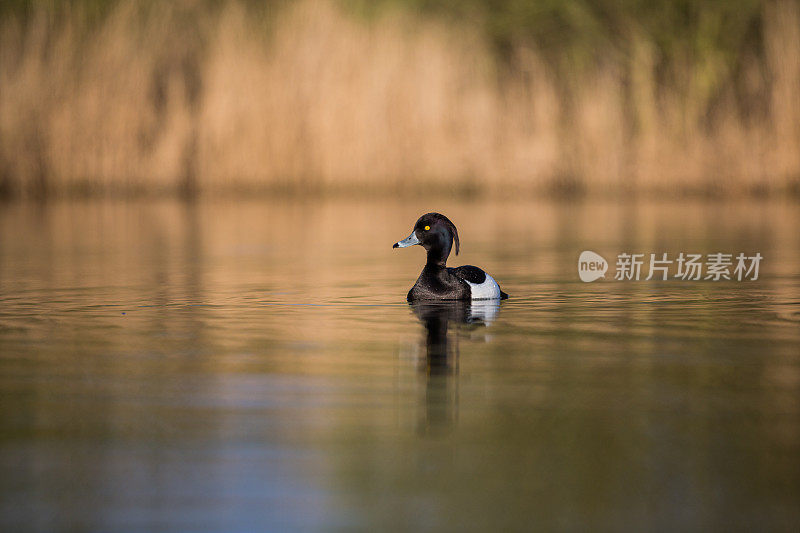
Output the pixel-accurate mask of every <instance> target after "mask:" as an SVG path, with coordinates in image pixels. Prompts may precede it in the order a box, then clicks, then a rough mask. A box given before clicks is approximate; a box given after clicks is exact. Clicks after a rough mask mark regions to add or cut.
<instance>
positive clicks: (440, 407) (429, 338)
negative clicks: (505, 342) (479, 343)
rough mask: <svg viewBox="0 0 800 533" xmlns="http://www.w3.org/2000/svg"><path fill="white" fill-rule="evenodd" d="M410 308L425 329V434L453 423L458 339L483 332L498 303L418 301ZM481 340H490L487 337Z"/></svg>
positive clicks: (485, 301) (492, 317) (487, 301)
mask: <svg viewBox="0 0 800 533" xmlns="http://www.w3.org/2000/svg"><path fill="white" fill-rule="evenodd" d="M409 305H410V307H411V309H412V310H413V312H414V314H415V315H416V316H417V318H419V320H420V321H421V322H422V324H423V325H424V326H425V349H426V357H425V364H424V366H423V367H422V368H423V370H424V372H425V375H426V384H425V413H424V415H423V417H422V420H421V428H420V429H421V430H422V432H423V433H428V432H430V431H432V430H435V429H442V428H446V427H448V426H450V425H453V424H454V423H455V422H456V419H457V414H458V381H457V375H458V359H459V337H463V336H464V335H463V333H467V334H469V337H470V338H474V337H475V335H473V333H475V332H477V331H479V330H481V329H484V330H485V328H486V326H489V325H490V324H491V323H492V322H493V321H494V319H495V317H496V316H497V313H498V312H499V310H500V300H474V301H472V302H470V301H418V302H412V303H411V304H409ZM451 325H452V326H454V327H453V328H451ZM450 329H452V330H453V331H452V332H450V331H449V330H450ZM448 333H450V334H448ZM483 338H484V340H489V337H488V336H484V337H483Z"/></svg>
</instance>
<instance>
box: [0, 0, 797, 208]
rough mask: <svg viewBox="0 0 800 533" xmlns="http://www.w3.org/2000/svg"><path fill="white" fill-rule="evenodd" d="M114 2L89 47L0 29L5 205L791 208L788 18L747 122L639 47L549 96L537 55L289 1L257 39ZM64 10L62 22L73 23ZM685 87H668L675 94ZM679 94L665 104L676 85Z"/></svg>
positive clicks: (776, 23) (54, 34)
mask: <svg viewBox="0 0 800 533" xmlns="http://www.w3.org/2000/svg"><path fill="white" fill-rule="evenodd" d="M192 6H193V4H191V3H188V4H187V3H181V4H179V5H178V7H176V6H175V5H173V4H171V3H166V4H162V3H156V4H152V5H149V6H148V7H146V8H143V7H141V6H140V5H138V4H136V3H134V2H122V3H120V4H118V5H117V6H116V7H115V8H114V9H113V12H112V13H111V14H110V15H109V16H108V17H106V18H104V19H103V21H102V23H100V24H99V27H98V26H96V25H92V24H90V23H88V22H86V17H85V16H84V15H83V14H82V13H80V12H78V11H79V10H77V11H73V12H69V11H65V12H63V13H61V15H60V16H59V18H58V19H57V20H56V19H54V17H53V16H52V13H51V12H48V11H45V10H40V11H39V12H38V13H35V15H34V16H33V17H31V18H29V19H26V20H25V21H24V22H23V21H21V20H19V19H15V18H12V17H7V18H6V19H5V20H3V21H2V28H0V31H1V33H0V189H2V191H3V192H4V193H5V194H6V195H10V196H16V197H30V196H43V195H56V196H58V195H72V194H76V193H77V194H80V193H87V194H95V193H98V194H131V193H147V194H159V193H176V192H183V193H188V194H194V193H198V192H199V193H203V194H218V193H223V192H253V191H276V190H281V191H292V192H297V193H306V192H314V193H331V192H337V191H339V192H342V191H344V192H348V193H349V192H355V191H371V192H374V193H388V192H409V193H413V192H415V191H425V192H426V193H431V192H433V193H452V192H462V193H469V192H485V193H487V194H492V195H505V194H509V195H510V194H526V193H531V194H539V193H556V194H573V193H583V192H586V193H589V194H618V193H650V194H653V193H658V194H661V193H669V194H680V193H687V192H690V193H712V194H719V193H730V194H747V193H778V194H781V193H785V192H787V191H792V190H794V191H797V190H798V188H800V185H799V184H800V12H798V4H797V2H793V1H781V0H779V1H776V2H770V3H767V4H766V6H765V13H764V32H763V33H764V54H763V57H761V56H758V57H756V56H753V58H752V59H751V60H750V63H747V64H745V65H743V67H742V68H743V69H744V70H745V72H746V74H747V75H748V76H749V78H748V79H749V84H750V89H751V92H752V94H753V95H754V96H752V97H751V98H754V99H756V100H759V101H760V102H761V103H762V104H764V105H762V106H761V107H762V108H763V109H764V112H762V113H750V114H748V113H744V112H742V110H741V106H740V105H739V102H738V100H737V98H739V97H737V96H736V95H734V94H733V90H731V91H730V93H731V94H723V95H722V96H721V97H720V98H718V101H717V102H716V103H715V107H714V113H713V117H711V118H710V117H709V110H708V105H707V102H704V101H701V99H700V98H695V95H694V93H692V92H691V91H688V92H687V91H681V90H678V89H676V88H674V87H672V86H670V85H664V84H663V83H658V82H656V80H655V76H654V68H653V61H654V60H653V53H652V48H651V46H650V43H649V42H648V39H647V36H644V35H636V34H633V35H632V37H631V39H632V41H633V42H632V46H631V50H633V51H634V52H633V53H631V54H630V57H628V58H626V59H625V61H629V64H626V65H622V67H624V68H625V69H626V72H627V73H629V75H627V76H626V75H622V73H621V71H620V69H621V68H622V67H621V66H620V65H619V63H618V62H613V61H609V62H607V63H606V64H601V65H600V64H597V65H590V66H587V67H586V68H585V69H583V70H582V71H580V72H575V73H574V75H573V80H572V83H571V84H569V86H568V88H566V89H565V84H564V83H562V82H560V81H559V79H558V76H557V75H556V74H555V73H554V72H553V71H552V69H551V68H550V67H549V66H548V63H547V62H545V60H544V59H543V58H542V55H541V54H540V53H538V52H537V49H536V48H535V47H534V46H530V45H526V44H525V43H522V42H520V43H519V44H518V46H516V48H515V49H514V51H513V52H512V58H511V60H510V63H509V64H508V65H507V66H504V67H500V66H498V63H497V61H496V60H495V58H494V56H493V55H492V53H491V52H490V49H489V47H488V46H487V44H486V43H485V42H484V40H483V39H482V37H481V34H480V32H479V31H478V30H477V29H475V28H471V27H468V26H464V25H453V24H445V23H444V22H442V21H437V20H422V19H421V17H419V16H417V15H414V14H409V13H403V12H402V11H401V10H387V11H386V12H385V13H384V14H383V15H381V16H379V17H377V18H376V19H374V20H370V21H365V20H357V19H356V18H354V17H352V16H349V15H347V14H345V13H344V12H343V10H342V9H341V7H339V6H338V4H334V3H332V2H326V1H306V2H301V3H298V4H293V5H291V6H289V7H287V8H285V9H283V10H281V11H280V12H279V13H278V14H277V15H276V18H275V19H274V20H273V21H272V23H271V24H270V31H266V29H265V23H264V21H263V20H262V19H258V18H254V17H252V16H251V13H250V11H248V9H247V8H245V7H243V6H242V5H241V4H239V3H237V2H234V1H231V2H228V3H227V4H225V5H224V7H222V8H219V9H215V10H213V11H212V10H210V9H205V10H204V8H197V7H192ZM76 9H77V8H76ZM692 75H693V72H692V71H691V68H690V67H687V70H686V71H685V72H678V73H677V74H676V76H683V77H685V78H686V79H690V80H691V78H692ZM676 85H677V84H676Z"/></svg>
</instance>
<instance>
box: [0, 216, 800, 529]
mask: <svg viewBox="0 0 800 533" xmlns="http://www.w3.org/2000/svg"><path fill="white" fill-rule="evenodd" d="M429 210H438V211H442V212H444V213H445V214H447V215H448V216H449V217H450V218H451V219H452V220H453V221H454V222H455V223H456V224H457V226H458V228H459V233H460V236H461V247H462V253H461V255H460V256H459V257H451V264H452V265H457V264H476V265H479V266H481V267H484V268H485V269H487V270H488V271H489V272H490V273H491V274H492V275H493V276H494V277H495V278H496V279H497V280H498V281H499V282H500V284H501V286H502V287H503V289H504V290H505V291H506V292H508V293H509V294H510V295H511V299H510V300H508V301H505V302H502V303H501V304H499V306H497V305H493V304H486V303H484V304H480V305H475V306H469V305H466V304H442V305H420V306H409V305H408V304H407V303H406V302H405V294H406V291H407V290H408V288H409V287H410V286H411V284H412V283H413V281H414V280H415V279H416V276H417V275H418V273H419V270H420V269H421V266H422V263H423V261H424V252H423V250H422V249H421V248H419V247H414V248H410V249H404V250H392V249H391V244H392V243H393V242H395V241H397V240H398V239H401V238H403V237H405V236H407V235H408V233H409V231H410V230H411V227H412V225H413V223H414V221H415V220H416V218H417V217H418V216H419V215H420V214H422V213H423V212H425V211H429ZM799 227H800V210H798V209H797V206H796V205H791V204H785V203H780V202H757V203H725V204H721V205H718V204H711V203H703V202H682V203H644V202H639V203H634V204H622V203H594V202H585V203H573V204H561V203H518V202H511V203H509V202H505V203H489V204H485V203H464V202H460V203H459V202H441V203H427V202H414V201H406V202H400V201H397V202H388V203H387V202H383V201H358V202H356V201H352V202H345V201H336V202H322V201H308V202H300V201H285V202H277V201H276V202H256V201H254V202H247V203H224V202H220V203H208V204H205V203H199V204H194V205H192V204H190V205H187V204H181V203H162V204H147V203H143V202H142V203H119V204H116V203H72V204H51V205H46V206H37V205H6V206H2V208H0V370H2V372H0V395H1V396H0V397H1V398H2V403H0V496H1V497H0V510H1V511H2V514H1V515H0V527H2V529H3V530H4V531H25V530H41V531H54V530H76V531H82V530H87V531H112V530H113V531H256V530H298V529H304V530H352V529H364V530H367V529H369V530H373V531H386V530H419V529H436V528H442V529H449V530H479V529H484V530H499V529H512V530H521V529H531V528H538V529H586V528H593V529H630V530H641V529H664V530H671V529H695V530H698V529H701V530H702V529H709V528H715V529H750V528H759V529H785V530H796V529H797V528H798V527H800V505H798V502H800V327H798V326H800V272H799V267H800V237H798V228H799ZM583 250H593V251H596V252H598V253H600V254H602V255H603V256H604V257H606V258H607V259H609V260H610V261H611V262H612V267H611V268H612V271H613V268H614V267H613V262H614V261H615V259H616V254H618V253H620V252H642V253H648V254H649V253H651V252H652V253H661V252H669V253H670V254H671V255H677V254H678V253H679V252H681V251H684V252H687V253H688V252H697V253H703V254H707V253H714V252H725V253H734V254H736V253H738V252H746V253H754V252H760V253H761V254H762V255H763V256H764V260H763V262H762V264H761V271H760V277H759V279H758V280H757V281H742V282H738V281H721V282H712V281H692V282H689V281H686V282H682V281H650V282H646V281H639V282H634V281H614V280H613V272H610V273H609V274H610V275H609V276H607V279H606V280H600V281H597V282H595V283H582V282H581V281H580V280H579V279H578V275H577V259H578V256H579V254H580V253H581V252H582V251H583Z"/></svg>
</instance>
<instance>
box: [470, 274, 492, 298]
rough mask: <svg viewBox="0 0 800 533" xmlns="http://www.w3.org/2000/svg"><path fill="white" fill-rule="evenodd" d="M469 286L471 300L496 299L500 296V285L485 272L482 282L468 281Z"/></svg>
mask: <svg viewBox="0 0 800 533" xmlns="http://www.w3.org/2000/svg"><path fill="white" fill-rule="evenodd" d="M464 281H466V280H464ZM467 283H469V281H467ZM469 286H470V287H471V289H472V290H471V292H472V299H473V300H497V299H498V298H500V285H498V284H497V282H496V281H495V280H494V278H493V277H492V276H490V275H489V274H486V279H485V280H483V283H469Z"/></svg>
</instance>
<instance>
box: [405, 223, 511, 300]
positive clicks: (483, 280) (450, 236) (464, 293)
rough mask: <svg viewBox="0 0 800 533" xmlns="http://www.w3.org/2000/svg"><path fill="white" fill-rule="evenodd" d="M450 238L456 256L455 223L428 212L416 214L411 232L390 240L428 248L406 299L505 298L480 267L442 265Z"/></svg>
mask: <svg viewBox="0 0 800 533" xmlns="http://www.w3.org/2000/svg"><path fill="white" fill-rule="evenodd" d="M453 241H455V243H456V255H458V251H459V242H458V230H456V226H455V225H454V224H453V223H452V222H450V219H448V218H447V217H446V216H444V215H441V214H439V213H428V214H425V215H422V216H421V217H419V220H417V223H416V224H415V225H414V231H412V232H411V235H409V236H408V237H406V238H405V239H403V240H402V241H399V242H396V243H394V246H392V248H405V247H406V246H413V245H415V244H421V245H422V246H423V247H424V248H425V250H427V251H428V262H427V263H426V264H425V268H423V269H422V273H421V274H420V275H419V278H417V282H416V283H415V284H414V286H413V287H411V290H410V291H408V301H409V302H410V301H414V300H498V299H500V300H505V299H506V298H508V294H506V293H504V292H503V291H501V290H500V286H499V285H498V284H497V282H496V281H495V280H494V278H492V276H490V275H489V274H487V273H486V272H484V271H483V270H481V269H480V268H478V267H475V266H472V265H464V266H460V267H456V268H449V267H447V266H445V264H446V263H447V257H448V256H449V255H450V249H451V248H452V247H453Z"/></svg>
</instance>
